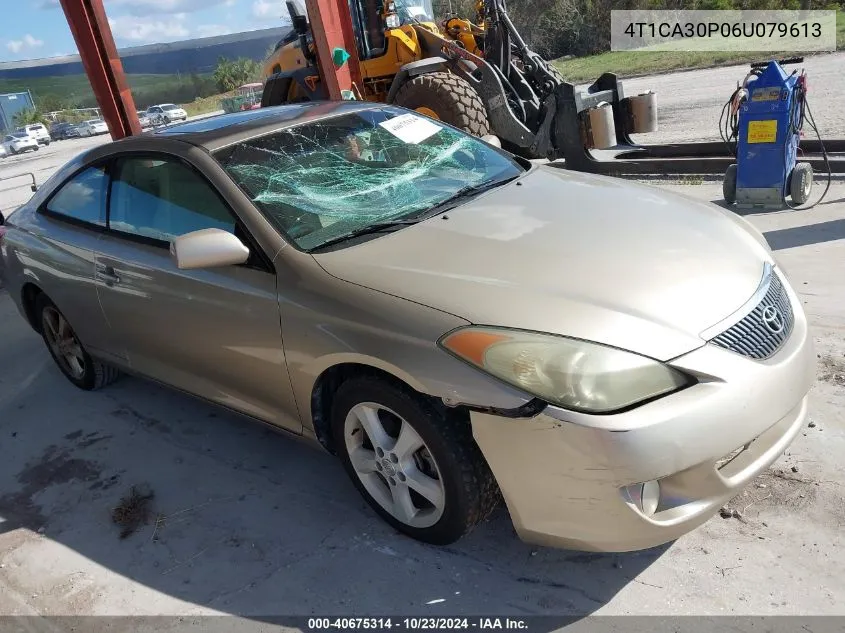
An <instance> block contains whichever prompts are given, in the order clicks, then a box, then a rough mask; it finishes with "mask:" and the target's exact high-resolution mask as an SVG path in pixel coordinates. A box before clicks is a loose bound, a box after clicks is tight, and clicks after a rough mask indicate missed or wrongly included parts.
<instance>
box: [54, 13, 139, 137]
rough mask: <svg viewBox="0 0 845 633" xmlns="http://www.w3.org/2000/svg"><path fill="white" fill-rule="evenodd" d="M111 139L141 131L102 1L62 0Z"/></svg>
mask: <svg viewBox="0 0 845 633" xmlns="http://www.w3.org/2000/svg"><path fill="white" fill-rule="evenodd" d="M60 1H61V4H62V9H63V10H64V12H65V17H67V22H68V24H69V25H70V30H71V33H73V39H74V40H75V41H76V47H77V48H78V49H79V56H80V57H81V58H82V65H83V66H84V67H85V73H86V74H87V75H88V80H89V81H90V82H91V87H92V88H93V90H94V97H95V98H96V99H97V103H98V104H99V106H100V111H101V112H102V113H103V118H104V119H105V121H106V125H108V126H109V132H111V135H112V138H113V139H115V140H117V139H119V138H123V137H124V136H131V135H133V134H140V133H141V124H140V122H139V121H138V113H137V111H136V110H135V101H134V100H133V99H132V92H131V91H130V90H129V85H128V84H127V83H126V75H124V73H123V64H121V63H120V56H119V55H118V54H117V46H115V43H114V38H113V37H112V33H111V28H110V27H109V22H108V19H107V18H106V11H105V9H104V8H103V2H102V0H60Z"/></svg>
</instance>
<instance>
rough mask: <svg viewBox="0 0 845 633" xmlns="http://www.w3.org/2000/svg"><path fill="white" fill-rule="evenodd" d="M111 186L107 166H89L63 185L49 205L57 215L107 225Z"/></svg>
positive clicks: (48, 207) (50, 209) (49, 210)
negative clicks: (109, 187) (107, 201)
mask: <svg viewBox="0 0 845 633" xmlns="http://www.w3.org/2000/svg"><path fill="white" fill-rule="evenodd" d="M107 187H108V177H107V175H106V173H105V169H104V168H103V167H89V168H88V169H84V170H83V171H81V172H79V173H78V174H77V175H76V176H74V177H73V178H71V179H70V180H69V181H67V182H66V183H65V184H64V185H62V186H61V188H60V189H59V190H58V191H57V192H56V193H55V194H54V195H53V197H51V198H50V199H49V200H48V201H47V204H46V206H45V208H46V210H47V211H48V212H49V213H52V214H54V215H58V216H61V217H64V218H69V219H72V220H77V221H79V222H85V223H87V224H92V225H95V226H103V227H104V226H106V191H107Z"/></svg>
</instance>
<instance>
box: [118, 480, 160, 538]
mask: <svg viewBox="0 0 845 633" xmlns="http://www.w3.org/2000/svg"><path fill="white" fill-rule="evenodd" d="M154 497H155V493H154V492H153V491H152V490H151V489H150V488H149V486H146V485H141V486H132V488H130V489H129V494H128V495H126V496H125V497H123V498H122V499H121V500H120V503H119V504H118V506H117V507H116V508H115V509H114V510H112V514H111V519H112V522H113V523H114V524H115V525H117V526H119V527H120V538H122V539H124V538H127V537H128V536H131V535H132V534H134V533H135V531H136V530H137V529H138V528H140V527H141V526H143V525H146V524H148V523H149V522H150V518H151V517H152V514H153V509H152V501H153V498H154Z"/></svg>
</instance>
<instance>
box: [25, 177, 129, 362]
mask: <svg viewBox="0 0 845 633" xmlns="http://www.w3.org/2000/svg"><path fill="white" fill-rule="evenodd" d="M67 176H68V178H67V180H65V182H63V183H62V184H61V185H59V186H58V187H57V188H56V190H55V192H54V193H52V194H51V195H50V197H48V198H47V199H46V200H45V201H44V202H43V203H41V204H40V205H39V207H38V213H36V214H35V216H34V218H33V223H32V228H31V234H32V236H33V238H34V239H33V240H32V241H30V242H28V243H27V244H26V246H25V248H23V249H22V251H21V257H22V259H23V260H24V261H26V265H27V268H28V271H27V275H28V276H29V277H30V278H31V279H32V281H33V282H34V283H36V284H37V285H38V287H39V288H41V290H42V291H44V292H45V293H46V294H47V296H48V297H50V299H51V300H52V301H53V303H55V304H56V306H57V307H58V308H59V310H60V311H61V312H62V314H64V316H65V318H66V319H67V320H68V322H69V323H70V324H71V327H72V328H73V329H74V331H75V332H76V335H77V336H78V337H79V339H80V341H82V344H83V345H84V346H85V347H86V348H87V349H88V351H89V352H90V353H92V354H94V355H96V356H99V357H101V358H104V359H106V360H109V361H112V362H114V363H116V364H121V360H122V359H121V358H120V356H119V354H118V355H115V354H114V353H113V352H114V351H115V348H114V345H113V341H111V340H110V338H109V337H110V332H109V327H108V324H107V323H106V321H105V319H104V317H103V314H102V310H101V309H100V305H99V302H98V298H97V292H96V290H95V289H94V255H95V252H96V244H97V242H98V240H99V237H100V235H102V232H103V231H104V230H105V226H106V191H107V189H108V174H107V171H106V167H105V166H104V165H96V164H95V165H90V166H87V167H84V168H82V169H80V170H79V171H76V172H75V173H69V174H67ZM39 318H40V317H39Z"/></svg>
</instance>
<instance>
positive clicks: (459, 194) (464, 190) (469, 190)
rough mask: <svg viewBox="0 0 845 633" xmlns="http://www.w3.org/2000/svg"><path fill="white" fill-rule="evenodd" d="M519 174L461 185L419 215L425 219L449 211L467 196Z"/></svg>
mask: <svg viewBox="0 0 845 633" xmlns="http://www.w3.org/2000/svg"><path fill="white" fill-rule="evenodd" d="M517 178H519V176H518V175H517V176H512V177H510V178H504V179H502V180H494V181H493V182H485V183H484V184H481V185H467V186H465V187H461V188H460V189H458V190H457V191H456V192H455V193H453V194H452V195H451V196H449V197H448V198H446V199H445V200H443V201H441V202H438V203H437V204H436V205H434V206H433V207H431V208H430V209H428V210H427V211H426V212H425V213H424V214H423V215H421V216H419V218H420V219H422V220H425V219H426V218H430V217H433V216H435V215H437V214H438V213H442V212H443V211H448V210H449V209H453V208H454V207H456V206H458V204H460V203H461V201H463V200H466V199H467V198H472V197H473V196H477V195H478V194H480V193H484V192H485V191H490V190H491V189H495V188H496V187H501V186H502V185H505V184H507V183H509V182H511V181H512V180H516V179H517Z"/></svg>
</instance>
